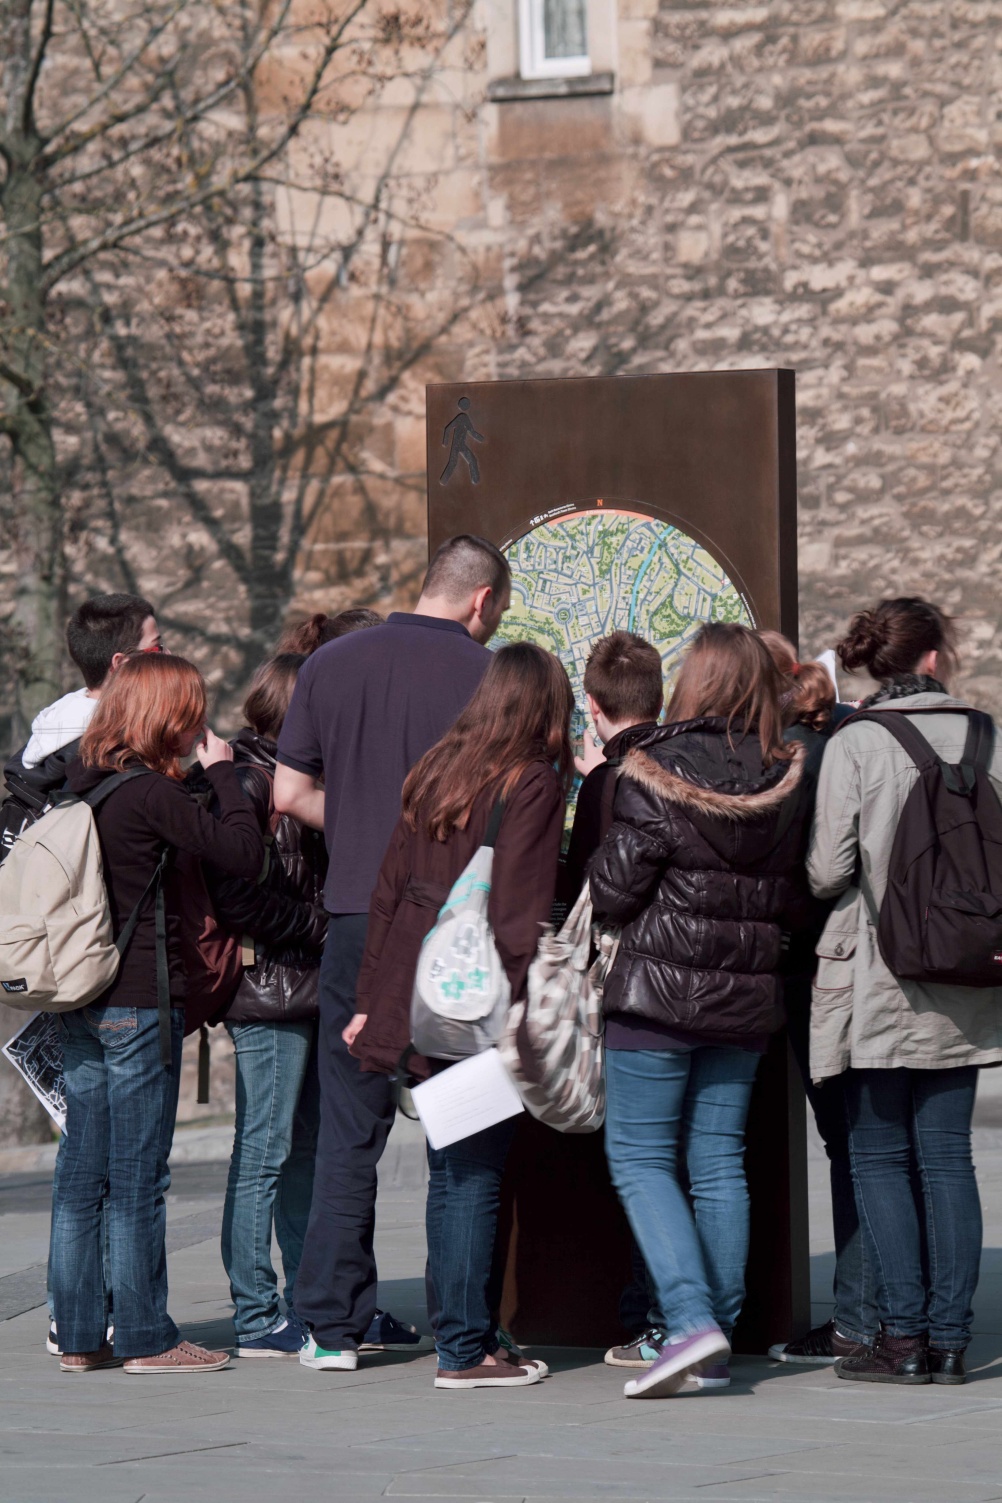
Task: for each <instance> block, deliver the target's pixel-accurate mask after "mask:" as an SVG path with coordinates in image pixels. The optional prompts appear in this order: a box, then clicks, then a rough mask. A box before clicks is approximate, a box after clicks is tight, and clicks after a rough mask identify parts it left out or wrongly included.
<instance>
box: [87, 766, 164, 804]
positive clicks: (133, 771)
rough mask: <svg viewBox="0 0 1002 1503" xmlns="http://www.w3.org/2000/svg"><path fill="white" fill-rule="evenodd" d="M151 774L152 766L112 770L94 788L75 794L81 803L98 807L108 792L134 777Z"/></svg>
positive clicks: (112, 791) (129, 781)
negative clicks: (121, 770) (123, 770)
mask: <svg viewBox="0 0 1002 1503" xmlns="http://www.w3.org/2000/svg"><path fill="white" fill-rule="evenodd" d="M152 776H153V768H152V767H130V768H128V769H127V771H125V772H113V773H110V774H109V776H108V777H106V778H102V779H101V781H100V783H98V785H97V787H96V788H92V789H91V790H90V792H89V793H81V794H78V795H76V796H77V797H78V798H79V799H80V802H81V803H82V804H88V805H89V806H90V808H92V809H98V808H100V806H101V805H102V804H103V803H104V801H105V799H106V798H107V797H108V796H109V794H112V793H115V792H117V790H118V789H119V788H121V787H122V785H123V783H131V782H132V781H133V779H134V778H145V777H152Z"/></svg>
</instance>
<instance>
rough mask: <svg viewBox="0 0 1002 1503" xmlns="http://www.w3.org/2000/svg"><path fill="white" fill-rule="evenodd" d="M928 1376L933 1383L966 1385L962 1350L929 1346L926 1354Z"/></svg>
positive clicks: (965, 1370)
mask: <svg viewBox="0 0 1002 1503" xmlns="http://www.w3.org/2000/svg"><path fill="white" fill-rule="evenodd" d="M928 1360H929V1376H930V1377H931V1378H932V1381H933V1382H934V1383H966V1382H967V1369H966V1367H965V1366H964V1353H963V1350H957V1349H956V1348H951V1347H945V1346H931V1347H930V1348H929V1354H928Z"/></svg>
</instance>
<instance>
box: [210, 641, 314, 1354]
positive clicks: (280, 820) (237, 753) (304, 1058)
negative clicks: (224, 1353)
mask: <svg viewBox="0 0 1002 1503" xmlns="http://www.w3.org/2000/svg"><path fill="white" fill-rule="evenodd" d="M305 662H306V658H305V657H302V656H300V655H299V654H297V653H282V654H280V655H279V656H278V657H275V658H272V659H271V660H270V661H269V662H267V663H265V664H264V665H263V666H262V667H261V668H260V669H259V670H258V672H257V674H256V675H255V678H254V681H253V684H252V686H251V690H250V693H249V695H248V696H247V700H246V703H245V705H244V715H245V717H246V719H247V721H248V722H249V723H248V725H247V726H246V727H245V728H244V729H243V730H241V731H240V732H239V734H238V735H237V736H236V737H235V738H234V740H233V742H232V743H231V744H232V746H233V762H234V766H235V768H236V772H237V777H238V778H239V780H240V784H241V787H242V788H243V791H244V795H245V797H246V798H247V799H249V801H250V803H251V804H252V806H253V808H254V811H255V813H256V814H257V818H258V824H259V826H260V828H261V831H262V833H263V834H265V835H266V836H268V837H270V839H271V847H270V851H269V860H268V862H267V867H266V872H265V875H264V876H263V878H261V879H259V880H258V881H257V882H248V881H244V880H241V879H237V878H233V877H228V876H226V875H225V874H224V873H222V872H218V871H215V870H214V869H212V868H211V867H207V868H206V869H205V876H206V882H207V885H208V888H209V892H210V894H211V895H212V901H213V905H214V907H215V911H216V917H217V919H218V920H219V922H220V923H221V924H222V925H223V926H224V927H226V928H228V929H231V930H234V931H236V932H237V933H238V934H241V935H242V936H243V937H244V947H245V955H246V959H252V960H253V964H251V965H250V966H248V967H247V968H246V969H245V971H244V973H243V978H242V980H241V983H240V986H239V989H238V991H237V994H236V997H235V998H234V1000H233V1002H232V1004H231V1006H230V1007H229V1009H228V1010H227V1013H226V1016H225V1024H226V1030H227V1032H228V1033H229V1035H230V1037H231V1039H232V1040H233V1048H234V1053H235V1057H236V1097H237V1099H236V1123H235V1131H234V1139H233V1156H232V1158H231V1160H230V1173H229V1178H228V1181H227V1185H226V1202H225V1206H224V1209H223V1232H222V1255H223V1264H224V1266H225V1268H226V1272H227V1275H228V1277H229V1280H230V1293H231V1295H232V1298H233V1303H234V1311H235V1313H234V1327H235V1330H236V1339H237V1348H236V1350H237V1355H238V1356H240V1357H252V1356H259V1357H281V1356H293V1355H295V1354H296V1353H297V1352H298V1351H299V1349H300V1347H301V1346H302V1344H303V1340H304V1332H303V1327H302V1326H301V1325H300V1323H299V1322H298V1320H297V1319H296V1317H295V1312H294V1306H293V1300H294V1290H295V1282H296V1271H297V1269H298V1267H299V1260H300V1257H301V1255H302V1248H303V1239H304V1237H305V1235H306V1224H307V1222H308V1220H309V1214H310V1203H311V1200H312V1197H313V1165H314V1159H315V1157H316V1142H317V1130H318V1128H319V1124H320V1096H319V1089H318V1085H317V1062H316V1044H317V1023H316V1019H317V1014H318V1010H319V1003H318V992H317V981H318V977H319V966H320V957H321V953H322V948H323V942H324V937H325V934H326V930H327V915H326V913H325V911H324V907H323V885H324V878H325V876H326V874H327V854H326V851H325V848H324V841H323V836H322V835H321V834H320V833H319V832H318V831H316V830H310V829H306V828H305V827H304V826H302V825H301V824H300V823H299V822H298V820H295V819H293V818H292V817H291V816H290V815H287V814H283V815H281V816H277V815H276V814H275V804H274V799H273V797H272V779H273V776H274V770H275V744H276V741H277V738H278V733H279V731H280V730H281V727H282V721H283V719H284V717H285V712H286V710H287V709H288V706H289V700H290V699H291V698H292V690H293V688H294V686H295V682H296V675H297V673H298V672H299V669H300V668H301V667H302V665H303V663H305ZM194 781H195V784H196V791H197V786H198V782H199V780H198V778H197V777H196V779H195V780H194ZM251 951H252V952H253V953H252V954H251V953H250V952H251ZM273 1227H274V1230H275V1233H276V1235H277V1237H278V1245H279V1248H280V1250H281V1253H282V1265H283V1271H284V1274H285V1288H284V1296H285V1305H286V1312H287V1313H286V1314H285V1315H283V1314H282V1311H281V1307H280V1305H279V1298H278V1280H277V1278H276V1275H275V1269H274V1267H273V1266H272V1261H271V1239H272V1228H273Z"/></svg>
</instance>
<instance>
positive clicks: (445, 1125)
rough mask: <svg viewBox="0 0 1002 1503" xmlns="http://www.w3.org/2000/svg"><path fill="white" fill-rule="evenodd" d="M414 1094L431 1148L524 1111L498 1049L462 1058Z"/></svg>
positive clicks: (456, 1140) (445, 1146)
mask: <svg viewBox="0 0 1002 1503" xmlns="http://www.w3.org/2000/svg"><path fill="white" fill-rule="evenodd" d="M411 1095H412V1097H413V1098H414V1105H415V1107H416V1109H417V1114H418V1116H419V1117H420V1118H421V1125H422V1127H423V1128H424V1130H425V1133H426V1134H427V1137H428V1142H429V1143H430V1144H431V1146H432V1148H448V1146H449V1144H450V1143H458V1142H459V1141H460V1139H461V1138H469V1137H472V1135H473V1134H474V1133H475V1132H482V1131H483V1130H484V1128H485V1127H493V1126H494V1124H495V1122H503V1121H504V1120H505V1118H507V1117H516V1116H517V1115H518V1113H519V1112H522V1111H524V1110H525V1108H524V1106H523V1105H522V1098H521V1097H520V1096H519V1094H518V1091H517V1089H516V1087H515V1083H514V1081H513V1080H512V1078H511V1076H510V1075H509V1074H508V1071H507V1070H506V1069H505V1067H504V1065H503V1063H502V1061H501V1056H500V1054H499V1053H498V1052H497V1050H496V1049H485V1050H484V1052H483V1054H471V1055H470V1057H469V1059H461V1060H460V1061H459V1063H458V1064H455V1065H450V1066H449V1068H448V1070H443V1071H442V1073H441V1074H440V1075H433V1076H432V1078H431V1079H430V1080H425V1081H422V1083H421V1084H420V1085H417V1086H415V1087H414V1089H413V1091H412V1092H411Z"/></svg>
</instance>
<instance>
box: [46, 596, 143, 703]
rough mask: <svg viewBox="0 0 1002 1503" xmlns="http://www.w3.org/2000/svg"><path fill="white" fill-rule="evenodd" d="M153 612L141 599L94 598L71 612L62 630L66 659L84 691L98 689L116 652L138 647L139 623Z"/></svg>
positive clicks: (140, 624)
mask: <svg viewBox="0 0 1002 1503" xmlns="http://www.w3.org/2000/svg"><path fill="white" fill-rule="evenodd" d="M150 616H156V611H155V610H154V609H153V607H152V605H151V604H150V602H149V601H148V600H144V599H143V597H142V596H141V595H95V596H94V598H93V600H85V601H84V603H83V605H82V606H80V608H79V610H77V611H74V613H73V615H72V616H71V617H70V621H69V625H68V626H67V628H66V645H67V647H68V648H69V650H70V657H71V658H72V659H73V661H74V663H76V665H77V667H78V668H79V669H80V672H81V673H82V674H83V681H84V683H85V684H86V685H87V687H88V689H99V688H100V687H101V685H102V684H103V683H104V681H105V679H106V678H107V677H108V673H109V671H110V669H111V660H112V658H113V657H114V656H115V653H116V652H131V651H132V649H133V648H134V647H138V646H139V639H140V637H141V636H142V634H143V622H144V621H146V620H148V619H149V617H150Z"/></svg>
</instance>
